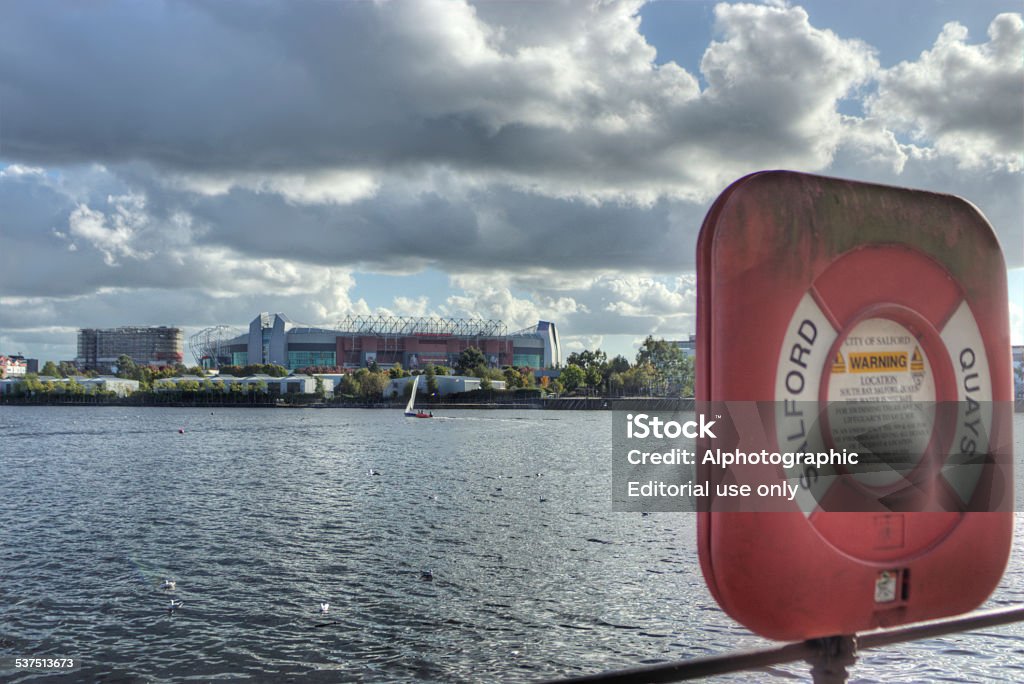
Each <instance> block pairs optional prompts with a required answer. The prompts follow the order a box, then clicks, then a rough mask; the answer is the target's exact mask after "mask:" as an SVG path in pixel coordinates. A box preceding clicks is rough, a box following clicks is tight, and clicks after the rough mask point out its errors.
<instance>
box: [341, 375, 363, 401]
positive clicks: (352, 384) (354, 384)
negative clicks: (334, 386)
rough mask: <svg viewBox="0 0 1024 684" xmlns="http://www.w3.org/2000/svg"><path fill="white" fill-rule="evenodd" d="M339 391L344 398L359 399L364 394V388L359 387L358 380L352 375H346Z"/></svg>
mask: <svg viewBox="0 0 1024 684" xmlns="http://www.w3.org/2000/svg"><path fill="white" fill-rule="evenodd" d="M338 389H339V390H340V393H341V394H342V395H343V396H348V397H358V396H359V395H360V394H362V388H361V387H360V386H359V380H358V378H356V377H355V376H354V375H351V374H349V375H346V376H345V377H343V378H342V379H341V383H340V384H339V385H338Z"/></svg>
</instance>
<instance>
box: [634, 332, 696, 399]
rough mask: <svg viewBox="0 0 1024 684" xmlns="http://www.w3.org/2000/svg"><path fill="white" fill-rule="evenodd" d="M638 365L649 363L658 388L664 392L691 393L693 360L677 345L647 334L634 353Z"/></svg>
mask: <svg viewBox="0 0 1024 684" xmlns="http://www.w3.org/2000/svg"><path fill="white" fill-rule="evenodd" d="M636 363H637V365H638V366H640V365H643V364H650V366H651V367H652V368H653V369H654V373H655V382H654V384H655V385H657V386H658V389H659V390H660V392H662V393H666V394H680V395H688V394H692V393H693V360H692V359H690V358H689V357H687V356H686V355H685V354H684V353H683V350H682V349H680V348H679V347H678V346H677V345H675V344H673V343H671V342H667V341H665V340H663V339H662V340H655V339H654V336H652V335H648V336H647V339H646V340H644V343H643V345H641V347H640V350H639V351H638V352H637V354H636Z"/></svg>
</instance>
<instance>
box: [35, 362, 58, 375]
mask: <svg viewBox="0 0 1024 684" xmlns="http://www.w3.org/2000/svg"><path fill="white" fill-rule="evenodd" d="M40 374H41V375H49V376H50V377H51V378H59V377H62V375H61V372H60V370H59V369H58V368H57V364H55V363H54V362H53V361H47V362H46V363H44V364H43V370H42V371H40Z"/></svg>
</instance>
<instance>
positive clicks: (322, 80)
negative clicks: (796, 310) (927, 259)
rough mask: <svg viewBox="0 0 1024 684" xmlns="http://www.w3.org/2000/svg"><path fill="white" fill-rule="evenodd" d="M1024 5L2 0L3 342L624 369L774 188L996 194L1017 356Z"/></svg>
mask: <svg viewBox="0 0 1024 684" xmlns="http://www.w3.org/2000/svg"><path fill="white" fill-rule="evenodd" d="M1022 10H1024V5H1022V3H1021V2H1020V0H1016V1H1014V2H1003V1H1000V0H900V1H899V2H892V1H891V0H884V1H882V0H864V1H859V2H834V1H831V0H813V1H808V2H803V3H798V2H792V3H785V2H767V3H739V2H736V3H728V2H722V3H715V2H702V1H698V0H693V1H689V0H674V1H673V0H660V1H656V2H649V3H644V2H640V1H629V2H621V3H619V2H583V1H578V0H566V1H564V2H556V1H554V0H551V1H548V0H544V1H540V0H534V1H530V2H498V1H494V0H488V1H487V2H482V3H468V2H462V1H460V0H420V1H408V2H405V1H386V0H381V1H377V2H371V1H365V2H354V1H345V2H328V1H326V0H320V1H316V2H290V1H285V0H281V1H280V2H275V1H273V0H259V1H252V2H245V1H240V2H231V3H224V2H220V1H218V0H180V1H178V2H160V1H157V0H152V1H150V2H137V0H109V1H107V2H103V3H79V2H72V1H70V0H68V1H67V2H51V1H48V0H43V1H41V2H20V3H5V4H4V6H3V9H2V10H0V237H2V243H0V353H3V354H12V353H24V354H25V355H26V356H29V357H35V358H39V359H41V360H42V361H46V360H54V361H59V360H63V359H72V358H74V356H75V344H76V331H77V329H78V328H80V327H114V326H118V325H174V326H179V327H182V328H183V329H184V330H185V334H186V336H187V335H190V334H192V333H194V332H196V331H198V330H200V329H202V328H205V327H208V326H214V325H221V324H224V325H233V326H237V327H239V328H243V327H246V326H247V325H248V322H249V321H250V320H252V319H253V318H254V317H255V316H256V315H257V314H258V313H259V312H260V311H271V312H275V311H280V312H284V313H286V314H287V315H288V316H289V317H290V318H291V319H292V320H294V321H297V322H301V323H306V324H310V325H317V324H327V325H331V324H334V323H335V322H336V321H338V320H339V319H341V318H342V317H344V316H347V315H353V314H387V315H403V316H427V315H437V316H451V317H482V318H489V319H502V320H504V321H505V322H506V324H507V325H508V327H509V330H517V329H519V328H525V327H528V326H531V325H534V324H535V323H536V322H537V321H538V320H550V321H554V322H555V323H556V325H557V326H558V328H559V332H560V334H561V337H562V342H563V354H567V353H569V352H571V351H575V350H580V349H584V348H587V349H594V348H597V347H600V348H602V349H604V350H606V351H608V352H609V355H614V354H624V355H626V356H627V357H629V358H631V359H632V358H633V356H634V355H635V351H636V348H637V346H638V345H639V343H640V342H641V341H642V340H643V339H644V338H645V337H646V336H647V335H648V334H653V335H655V336H656V337H665V338H668V339H678V338H684V337H685V336H686V335H687V334H688V333H691V332H693V331H694V323H695V320H694V316H695V307H694V296H695V285H696V275H695V269H694V248H695V244H696V236H697V232H698V230H699V228H700V225H701V221H702V220H703V217H704V215H705V213H706V211H707V209H708V207H709V205H710V203H711V202H712V201H713V200H714V198H715V197H716V196H717V195H718V193H719V192H721V191H722V190H723V189H724V188H725V187H727V186H728V184H729V183H731V182H732V181H734V180H735V179H737V178H739V177H741V176H743V175H745V174H747V173H750V172H753V171H757V170H762V169H792V170H797V171H803V172H809V173H817V174H822V175H828V176H838V177H844V178H852V179H858V180H865V181H871V182H876V183H883V184H889V185H898V186H904V187H912V188H922V189H927V190H933V191H939V192H946V193H952V194H955V195H959V196H961V197H964V198H965V199H967V200H969V201H970V202H972V203H973V204H975V205H976V206H977V207H978V208H979V209H981V211H982V212H983V213H984V214H985V215H986V216H987V218H988V220H989V221H990V222H991V224H992V225H993V227H994V229H995V231H996V233H997V235H998V237H999V239H1000V242H1001V244H1002V247H1003V250H1004V254H1005V258H1006V261H1007V266H1008V268H1009V269H1010V270H1009V287H1010V298H1011V304H1010V309H1011V310H1010V317H1011V326H1012V335H1013V341H1014V343H1016V344H1024V183H1022V180H1024V61H1022V58H1021V55H1022V54H1024V21H1022V18H1021V14H1022ZM186 361H187V362H189V363H192V359H191V358H190V357H186Z"/></svg>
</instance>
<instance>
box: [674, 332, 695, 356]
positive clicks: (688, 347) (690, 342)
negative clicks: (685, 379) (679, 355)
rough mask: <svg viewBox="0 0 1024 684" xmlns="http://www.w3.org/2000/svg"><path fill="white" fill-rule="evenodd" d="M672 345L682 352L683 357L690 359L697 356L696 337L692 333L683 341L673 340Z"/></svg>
mask: <svg viewBox="0 0 1024 684" xmlns="http://www.w3.org/2000/svg"><path fill="white" fill-rule="evenodd" d="M672 344H674V345H676V346H677V347H679V348H680V349H681V350H682V351H683V356H688V357H691V358H692V357H695V356H697V335H695V334H694V333H690V336H689V337H688V338H687V339H685V340H673V341H672Z"/></svg>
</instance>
